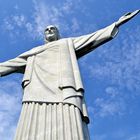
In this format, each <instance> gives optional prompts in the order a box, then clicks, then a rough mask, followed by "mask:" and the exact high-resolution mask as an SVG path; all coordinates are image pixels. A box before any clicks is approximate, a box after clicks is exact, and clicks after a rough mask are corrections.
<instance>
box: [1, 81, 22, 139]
mask: <svg viewBox="0 0 140 140" xmlns="http://www.w3.org/2000/svg"><path fill="white" fill-rule="evenodd" d="M0 86H1V88H0V139H2V140H9V138H10V139H12V138H13V137H14V132H15V130H16V124H17V120H18V117H19V112H20V110H21V88H20V87H19V81H15V79H14V80H10V79H8V80H6V79H5V80H1V81H0ZM5 130H6V133H5Z"/></svg>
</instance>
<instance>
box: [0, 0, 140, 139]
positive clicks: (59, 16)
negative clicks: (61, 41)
mask: <svg viewBox="0 0 140 140" xmlns="http://www.w3.org/2000/svg"><path fill="white" fill-rule="evenodd" d="M0 9H1V12H0V30H1V32H0V62H4V61H6V60H9V59H11V58H14V57H16V56H17V55H19V54H21V53H23V52H25V51H27V50H29V49H31V48H33V47H35V46H38V45H41V44H43V43H44V41H43V29H44V28H45V27H46V26H47V25H49V24H55V25H57V26H58V27H59V29H60V33H61V36H62V37H70V36H79V35H84V34H88V33H91V32H94V31H97V30H98V29H101V28H103V27H106V26H108V25H110V24H111V23H113V22H115V21H116V20H117V19H118V18H119V17H120V16H122V15H123V14H125V13H126V12H131V11H134V10H137V9H140V1H139V0H135V1H134V0H121V1H118V0H112V1H111V0H110V1H109V0H76V1H75V0H59V2H58V1H56V0H51V1H49V0H30V1H29V0H24V1H20V0H12V1H11V0H4V1H0ZM79 65H80V68H81V74H82V79H83V82H84V86H85V90H86V93H85V98H86V102H87V106H88V110H89V115H90V120H91V123H90V125H89V129H90V135H91V140H140V119H139V118H140V110H139V108H140V67H139V66H140V15H138V16H137V17H135V18H134V19H132V20H131V21H129V23H126V24H125V25H123V26H122V27H121V28H120V31H119V34H118V35H117V37H116V38H115V39H114V40H112V41H110V42H108V43H106V44H104V45H102V46H100V47H99V48H97V49H96V50H94V51H93V52H91V53H89V54H87V55H86V56H84V57H83V58H81V59H80V60H79ZM21 80H22V75H20V74H12V75H9V76H6V77H3V78H0V139H1V140H11V139H12V138H13V136H14V132H15V129H16V125H17V121H18V118H19V114H20V110H21V101H22V89H21V86H20V84H21Z"/></svg>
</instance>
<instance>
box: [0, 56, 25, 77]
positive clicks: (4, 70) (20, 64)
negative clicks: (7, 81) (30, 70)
mask: <svg viewBox="0 0 140 140" xmlns="http://www.w3.org/2000/svg"><path fill="white" fill-rule="evenodd" d="M26 62H27V61H26V58H24V57H22V56H18V57H16V58H14V59H11V60H9V61H6V62H3V63H0V77H2V76H5V75H8V74H11V73H13V72H17V73H24V70H25V66H26Z"/></svg>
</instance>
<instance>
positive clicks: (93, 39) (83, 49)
mask: <svg viewBox="0 0 140 140" xmlns="http://www.w3.org/2000/svg"><path fill="white" fill-rule="evenodd" d="M117 33H118V28H117V27H116V25H115V23H113V24H111V25H110V26H108V27H106V28H103V29H100V30H98V31H97V32H94V33H91V34H88V35H84V36H80V37H75V38H72V40H73V43H74V47H75V51H76V55H77V57H78V58H79V57H81V56H83V55H85V54H87V53H89V52H91V51H92V50H94V49H95V48H97V47H98V46H100V45H102V44H104V43H106V42H108V41H109V40H111V39H113V38H114V37H115V36H116V35H117Z"/></svg>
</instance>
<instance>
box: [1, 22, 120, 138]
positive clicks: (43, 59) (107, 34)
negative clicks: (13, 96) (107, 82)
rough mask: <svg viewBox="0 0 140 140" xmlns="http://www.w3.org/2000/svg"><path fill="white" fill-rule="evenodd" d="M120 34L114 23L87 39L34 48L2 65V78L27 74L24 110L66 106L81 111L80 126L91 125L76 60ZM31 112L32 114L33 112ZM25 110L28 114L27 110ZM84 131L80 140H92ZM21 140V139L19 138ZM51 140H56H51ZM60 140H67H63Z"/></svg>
mask: <svg viewBox="0 0 140 140" xmlns="http://www.w3.org/2000/svg"><path fill="white" fill-rule="evenodd" d="M117 33H118V28H117V27H116V26H115V23H113V24H112V25H110V26H108V27H106V28H104V29H101V30H99V31H97V32H94V33H91V34H88V35H84V36H80V37H71V38H63V39H59V40H57V41H53V42H49V43H47V44H44V45H42V46H39V47H36V48H33V49H31V50H30V51H28V52H25V53H23V54H21V55H19V56H18V57H16V58H14V59H12V60H9V61H6V62H3V63H0V76H5V75H7V74H10V73H13V72H20V73H24V77H23V81H22V87H23V90H24V93H23V104H24V106H25V104H26V106H29V104H30V103H33V104H34V105H31V106H32V109H33V108H35V105H37V104H40V105H44V103H46V104H47V105H49V104H51V105H53V106H55V109H56V108H60V105H61V106H62V105H64V106H65V105H67V104H68V105H69V108H75V107H76V109H74V110H78V112H77V111H75V114H79V113H80V114H81V115H80V116H81V122H82V123H83V122H85V123H86V124H88V123H89V117H88V113H87V107H86V104H85V101H84V87H83V84H82V80H81V76H80V70H79V67H78V62H77V59H79V58H80V57H82V56H83V55H85V54H87V53H89V52H90V51H92V50H94V49H95V48H97V47H98V46H100V45H101V44H103V43H105V42H107V41H109V40H111V39H113V38H114V37H115V35H116V34H117ZM71 106H72V107H71ZM25 108H28V107H25ZM40 108H41V106H40ZM46 108H47V107H46ZM52 108H53V107H52ZM63 108H64V107H63ZM28 109H29V110H30V108H28ZM28 109H27V110H28ZM23 110H24V111H25V110H26V109H23ZM27 110H26V111H25V112H26V114H27V112H31V111H29V110H28V111H27ZM56 110H57V109H56ZM61 110H62V108H61ZM64 110H65V109H64ZM64 110H63V111H64ZM69 110H70V109H69ZM24 111H22V112H24ZM63 111H62V112H63ZM25 112H24V113H25ZM64 112H65V111H64ZM24 113H23V114H24ZM45 114H46V113H45ZM62 114H63V113H62ZM64 114H65V113H64ZM64 114H63V115H64ZM21 118H22V119H21V121H20V122H19V124H20V125H19V126H18V127H20V128H21V122H22V121H23V122H24V119H23V116H21ZM79 119H80V118H79ZM58 120H59V119H57V121H58ZM72 120H74V119H72ZM72 120H71V121H72ZM63 121H64V120H63ZM25 122H26V121H25ZM76 122H78V121H76ZM26 123H27V122H26ZM28 123H31V122H28ZM62 123H64V122H62ZM74 123H75V122H74ZM74 123H73V124H74ZM77 124H78V123H77ZM69 125H70V124H69ZM56 127H57V126H56ZM76 128H77V127H75V129H74V130H75V131H76ZM83 128H84V127H83ZM78 130H79V129H78ZM78 130H77V131H78ZM49 131H50V130H49ZM70 131H71V130H70ZM81 131H82V132H83V135H84V136H83V138H81V139H80V140H82V139H83V140H89V138H88V136H86V134H84V133H87V131H83V130H81ZM18 133H19V132H18ZM80 135H81V134H80V132H79V135H77V138H76V136H73V138H74V139H75V140H78V139H79V137H78V136H80ZM43 136H44V134H43ZM52 136H54V134H52ZM17 137H19V134H18V135H17V136H16V140H18V138H17ZM25 137H26V136H24V138H23V139H25ZM19 139H22V138H21V137H20V138H19ZM28 139H29V138H28ZM51 139H53V138H50V139H49V138H48V140H51ZM61 139H65V138H64V137H63V138H62V137H61ZM70 140H71V139H70Z"/></svg>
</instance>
